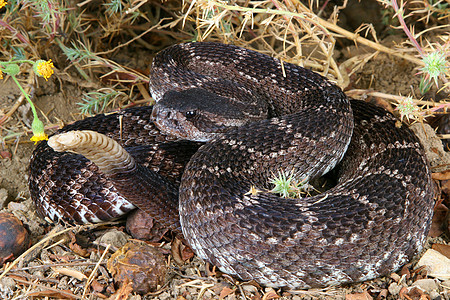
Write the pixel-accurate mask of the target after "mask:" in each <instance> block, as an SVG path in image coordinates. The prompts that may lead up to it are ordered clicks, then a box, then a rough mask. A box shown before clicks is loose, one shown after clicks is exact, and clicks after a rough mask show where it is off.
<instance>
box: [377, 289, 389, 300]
mask: <svg viewBox="0 0 450 300" xmlns="http://www.w3.org/2000/svg"><path fill="white" fill-rule="evenodd" d="M388 294H389V291H388V290H387V289H382V290H381V292H380V293H379V294H378V297H377V300H381V299H386V298H387V296H388Z"/></svg>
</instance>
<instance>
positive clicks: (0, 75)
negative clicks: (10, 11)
mask: <svg viewBox="0 0 450 300" xmlns="http://www.w3.org/2000/svg"><path fill="white" fill-rule="evenodd" d="M0 1H1V0H0ZM0 79H3V72H2V70H0Z"/></svg>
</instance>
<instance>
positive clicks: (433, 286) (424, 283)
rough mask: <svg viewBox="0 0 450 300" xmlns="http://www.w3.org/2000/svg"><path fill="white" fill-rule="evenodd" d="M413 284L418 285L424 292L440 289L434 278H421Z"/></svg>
mask: <svg viewBox="0 0 450 300" xmlns="http://www.w3.org/2000/svg"><path fill="white" fill-rule="evenodd" d="M412 286H417V287H418V288H420V289H421V290H422V291H424V292H431V291H438V290H439V286H438V284H437V283H436V280H434V279H419V280H416V281H415V282H414V283H413V284H412Z"/></svg>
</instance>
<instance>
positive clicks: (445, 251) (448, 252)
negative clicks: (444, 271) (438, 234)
mask: <svg viewBox="0 0 450 300" xmlns="http://www.w3.org/2000/svg"><path fill="white" fill-rule="evenodd" d="M431 249H434V250H436V251H437V252H439V253H441V254H442V255H444V256H446V257H447V258H450V245H444V244H433V246H431Z"/></svg>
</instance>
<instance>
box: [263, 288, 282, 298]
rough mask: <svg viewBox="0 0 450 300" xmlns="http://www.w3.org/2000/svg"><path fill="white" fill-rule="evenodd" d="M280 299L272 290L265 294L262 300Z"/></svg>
mask: <svg viewBox="0 0 450 300" xmlns="http://www.w3.org/2000/svg"><path fill="white" fill-rule="evenodd" d="M278 298H280V296H278V295H277V293H276V292H275V291H274V290H271V291H268V292H267V293H265V294H264V296H263V297H262V300H270V299H278Z"/></svg>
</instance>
